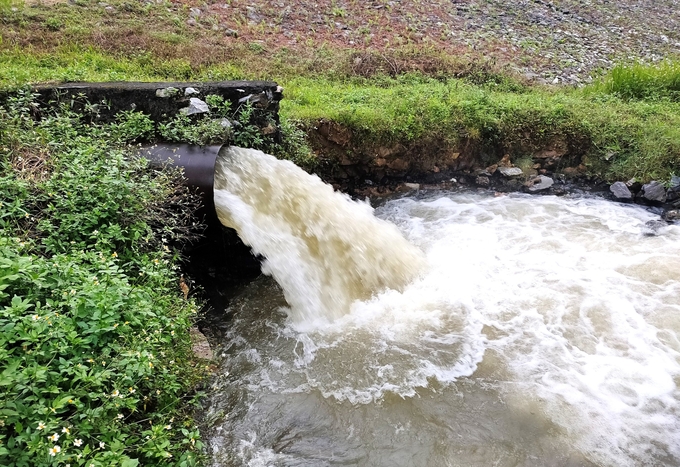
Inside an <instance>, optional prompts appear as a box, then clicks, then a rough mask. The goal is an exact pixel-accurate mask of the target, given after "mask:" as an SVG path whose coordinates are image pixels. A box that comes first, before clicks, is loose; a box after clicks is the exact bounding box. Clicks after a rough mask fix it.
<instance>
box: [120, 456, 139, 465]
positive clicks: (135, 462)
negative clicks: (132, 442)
mask: <svg viewBox="0 0 680 467" xmlns="http://www.w3.org/2000/svg"><path fill="white" fill-rule="evenodd" d="M138 465H139V460H137V459H130V458H129V457H128V458H127V459H125V460H123V462H122V463H121V464H120V467H137V466H138Z"/></svg>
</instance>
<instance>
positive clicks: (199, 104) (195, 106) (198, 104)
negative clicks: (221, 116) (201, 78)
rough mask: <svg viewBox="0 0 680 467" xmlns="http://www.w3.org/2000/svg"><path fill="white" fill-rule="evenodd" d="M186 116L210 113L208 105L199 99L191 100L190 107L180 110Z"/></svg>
mask: <svg viewBox="0 0 680 467" xmlns="http://www.w3.org/2000/svg"><path fill="white" fill-rule="evenodd" d="M179 111H180V112H182V113H183V114H184V115H195V114H205V113H209V112H210V108H209V107H208V104H206V103H205V102H204V101H202V100H201V99H199V98H197V97H192V98H191V99H189V107H184V108H182V109H179Z"/></svg>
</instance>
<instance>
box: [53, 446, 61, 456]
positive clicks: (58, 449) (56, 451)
mask: <svg viewBox="0 0 680 467" xmlns="http://www.w3.org/2000/svg"><path fill="white" fill-rule="evenodd" d="M59 452H61V448H60V447H59V445H58V444H55V445H54V446H52V449H50V456H52V457H54V456H56V455H57V454H59Z"/></svg>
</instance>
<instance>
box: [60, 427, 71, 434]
mask: <svg viewBox="0 0 680 467" xmlns="http://www.w3.org/2000/svg"><path fill="white" fill-rule="evenodd" d="M61 432H62V433H66V434H69V433H71V430H69V429H68V428H66V427H64V428H62V429H61Z"/></svg>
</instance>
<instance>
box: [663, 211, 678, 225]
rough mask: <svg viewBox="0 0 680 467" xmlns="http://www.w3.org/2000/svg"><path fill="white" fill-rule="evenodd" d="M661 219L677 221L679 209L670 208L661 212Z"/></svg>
mask: <svg viewBox="0 0 680 467" xmlns="http://www.w3.org/2000/svg"><path fill="white" fill-rule="evenodd" d="M663 219H664V220H665V221H667V222H677V221H680V210H678V209H671V210H670V211H666V212H664V213H663Z"/></svg>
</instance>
